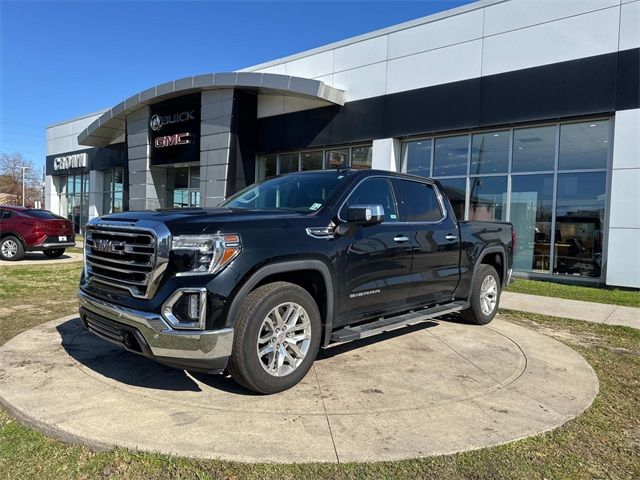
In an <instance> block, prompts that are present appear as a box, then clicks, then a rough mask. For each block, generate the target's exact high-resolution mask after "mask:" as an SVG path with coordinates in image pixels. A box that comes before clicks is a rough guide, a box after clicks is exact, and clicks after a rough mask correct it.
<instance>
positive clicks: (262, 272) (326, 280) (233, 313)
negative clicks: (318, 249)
mask: <svg viewBox="0 0 640 480" xmlns="http://www.w3.org/2000/svg"><path fill="white" fill-rule="evenodd" d="M303 271H313V272H317V274H318V275H319V276H320V278H322V280H323V284H324V296H325V302H324V305H318V308H319V310H320V312H321V316H322V328H323V339H322V343H321V345H327V343H328V341H329V339H330V338H331V329H332V327H333V316H334V311H335V309H334V303H335V302H334V299H335V290H334V285H333V278H332V276H331V271H330V270H329V267H328V266H327V265H326V264H325V263H324V262H323V261H321V260H290V261H283V262H276V263H270V264H267V265H264V266H262V267H260V268H259V269H258V270H257V271H256V272H254V273H253V274H252V275H251V276H250V277H249V278H248V279H247V280H246V281H245V282H244V283H243V284H242V286H241V287H240V289H239V290H238V291H237V293H236V294H235V296H234V297H233V300H232V301H231V304H230V306H229V309H228V311H227V321H226V323H227V325H228V326H232V325H233V324H235V319H236V317H237V312H238V308H239V307H240V302H241V301H242V299H243V298H245V297H246V296H247V295H248V294H249V293H250V292H252V291H253V290H255V289H256V288H257V287H259V286H260V285H264V284H265V283H271V281H287V274H292V276H291V278H293V276H294V275H295V273H296V272H303ZM292 283H295V284H296V285H300V283H299V282H297V281H293V282H292ZM300 286H302V287H303V288H305V290H308V289H307V288H306V287H305V286H303V285H300ZM310 293H311V294H312V296H314V295H313V293H312V292H310ZM314 300H316V303H318V302H317V298H316V296H314Z"/></svg>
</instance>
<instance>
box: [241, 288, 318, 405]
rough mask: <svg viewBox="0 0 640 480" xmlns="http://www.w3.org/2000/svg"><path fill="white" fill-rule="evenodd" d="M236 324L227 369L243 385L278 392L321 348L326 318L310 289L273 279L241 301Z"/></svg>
mask: <svg viewBox="0 0 640 480" xmlns="http://www.w3.org/2000/svg"><path fill="white" fill-rule="evenodd" d="M234 330H235V331H234V338H233V351H232V353H231V357H230V358H229V365H228V371H229V373H230V374H231V376H232V377H233V379H234V380H235V381H236V382H238V383H239V384H241V385H242V386H244V387H245V388H248V389H250V390H253V391H256V392H259V393H276V392H281V391H283V390H287V389H288V388H291V387H293V386H294V385H296V384H297V383H298V382H299V381H300V380H302V379H303V378H304V376H305V375H306V374H307V372H308V371H309V369H310V368H311V365H312V364H313V361H314V360H315V358H316V356H317V354H318V349H319V348H320V336H321V333H322V324H321V320H320V312H319V311H318V306H317V305H316V302H315V301H314V299H313V297H312V296H311V295H310V294H309V292H307V291H306V290H305V289H304V288H302V287H299V286H298V285H295V284H293V283H288V282H274V283H270V284H267V285H263V286H261V287H258V288H256V289H255V290H254V291H253V292H251V293H250V294H249V295H247V297H246V298H245V299H244V300H243V301H242V304H241V305H240V308H239V311H238V317H237V320H236V324H235V327H234Z"/></svg>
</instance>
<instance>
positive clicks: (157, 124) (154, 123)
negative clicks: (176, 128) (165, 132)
mask: <svg viewBox="0 0 640 480" xmlns="http://www.w3.org/2000/svg"><path fill="white" fill-rule="evenodd" d="M149 126H150V127H151V130H153V131H154V132H157V131H158V130H160V129H161V128H162V119H161V118H160V115H154V116H153V117H151V120H149Z"/></svg>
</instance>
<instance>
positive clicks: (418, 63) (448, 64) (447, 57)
mask: <svg viewBox="0 0 640 480" xmlns="http://www.w3.org/2000/svg"><path fill="white" fill-rule="evenodd" d="M481 59H482V41H481V40H475V41H473V42H467V43H461V44H458V45H454V46H451V47H447V48H440V49H438V50H431V51H429V52H424V53H418V54H416V55H410V56H408V57H402V58H397V59H394V60H391V61H389V63H388V70H387V93H395V92H402V91H405V90H413V89H416V88H422V87H428V86H431V85H439V84H442V83H449V82H456V81H459V80H466V79H468V78H476V77H479V76H480V71H481Z"/></svg>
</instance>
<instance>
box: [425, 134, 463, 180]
mask: <svg viewBox="0 0 640 480" xmlns="http://www.w3.org/2000/svg"><path fill="white" fill-rule="evenodd" d="M468 163H469V135H462V136H459V137H443V138H436V140H435V151H434V157H433V176H434V177H449V176H454V175H466V174H467V164H468Z"/></svg>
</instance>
